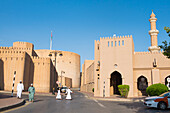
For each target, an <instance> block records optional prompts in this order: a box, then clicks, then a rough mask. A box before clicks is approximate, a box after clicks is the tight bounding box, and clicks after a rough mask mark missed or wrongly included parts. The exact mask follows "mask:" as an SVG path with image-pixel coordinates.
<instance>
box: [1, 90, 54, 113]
mask: <svg viewBox="0 0 170 113" xmlns="http://www.w3.org/2000/svg"><path fill="white" fill-rule="evenodd" d="M16 93H17V92H14V93H13V94H14V95H16ZM56 94H57V93H56ZM22 95H28V92H22ZM35 96H53V97H55V96H56V95H52V93H36V94H35ZM25 103H26V100H24V99H18V98H17V97H16V96H14V97H11V92H10V91H0V112H1V111H4V110H8V109H12V108H15V107H19V106H21V105H24V104H25Z"/></svg>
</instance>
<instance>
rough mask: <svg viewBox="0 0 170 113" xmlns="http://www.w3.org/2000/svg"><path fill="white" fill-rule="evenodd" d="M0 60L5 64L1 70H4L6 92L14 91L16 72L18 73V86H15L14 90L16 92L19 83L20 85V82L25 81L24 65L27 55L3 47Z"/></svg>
mask: <svg viewBox="0 0 170 113" xmlns="http://www.w3.org/2000/svg"><path fill="white" fill-rule="evenodd" d="M0 59H1V62H3V65H2V68H1V69H2V70H3V71H2V73H3V74H2V75H3V77H4V81H3V82H4V84H3V87H4V90H8V91H11V90H12V84H13V77H14V71H16V77H15V83H16V84H15V86H14V90H15V91H16V87H17V83H19V81H20V80H22V81H23V80H24V71H25V68H24V65H25V59H26V53H25V52H22V51H17V50H13V49H12V48H6V47H1V48H0ZM2 89H3V88H2Z"/></svg>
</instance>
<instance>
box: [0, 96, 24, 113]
mask: <svg viewBox="0 0 170 113" xmlns="http://www.w3.org/2000/svg"><path fill="white" fill-rule="evenodd" d="M25 103H26V101H25V100H24V99H22V101H21V102H18V103H17V104H13V105H10V106H6V107H3V108H0V112H2V111H5V110H9V109H12V108H15V107H19V106H22V105H24V104H25Z"/></svg>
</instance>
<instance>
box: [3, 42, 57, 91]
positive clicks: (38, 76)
mask: <svg viewBox="0 0 170 113" xmlns="http://www.w3.org/2000/svg"><path fill="white" fill-rule="evenodd" d="M33 47H34V46H33V44H31V43H27V42H14V43H13V46H12V47H0V78H2V79H1V83H0V89H3V90H8V91H11V90H12V86H13V77H14V71H16V77H15V85H14V91H16V87H17V84H18V83H19V81H20V80H22V81H23V84H24V90H25V91H27V90H28V87H29V86H30V84H31V83H33V84H34V86H35V89H36V92H50V91H52V87H53V84H54V83H55V81H56V80H57V78H58V76H57V73H54V69H55V68H54V66H53V64H52V63H51V59H50V58H39V57H34V56H33V55H32V53H35V51H34V50H33ZM35 54H36V53H35ZM35 54H34V55H35ZM54 77H55V78H54ZM54 87H55V88H56V83H55V84H54Z"/></svg>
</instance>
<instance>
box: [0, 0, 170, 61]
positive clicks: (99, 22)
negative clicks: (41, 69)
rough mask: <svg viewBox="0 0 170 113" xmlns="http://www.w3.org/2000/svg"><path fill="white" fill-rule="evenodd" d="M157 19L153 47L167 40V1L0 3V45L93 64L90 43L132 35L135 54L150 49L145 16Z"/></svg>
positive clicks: (14, 0) (169, 13) (37, 0)
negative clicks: (25, 46) (22, 44)
mask: <svg viewBox="0 0 170 113" xmlns="http://www.w3.org/2000/svg"><path fill="white" fill-rule="evenodd" d="M152 9H153V11H154V13H155V14H156V17H157V18H158V21H157V29H158V30H159V32H160V33H159V35H158V41H159V42H158V44H159V45H160V44H161V43H162V41H163V40H168V41H169V40H170V38H168V36H167V34H166V32H165V31H164V30H163V28H164V27H165V26H167V27H170V0H0V46H12V43H13V42H15V41H26V42H30V43H33V44H34V47H35V49H49V46H50V32H51V30H52V31H53V49H55V50H63V51H71V52H75V53H78V54H80V55H81V64H82V63H83V62H84V60H85V59H89V60H91V59H94V40H99V38H100V37H106V36H113V34H116V35H117V36H121V35H132V36H133V39H134V44H135V51H147V49H148V47H149V46H150V36H149V34H148V31H149V30H150V22H149V21H148V20H149V18H150V14H151V12H152Z"/></svg>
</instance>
